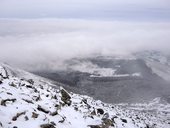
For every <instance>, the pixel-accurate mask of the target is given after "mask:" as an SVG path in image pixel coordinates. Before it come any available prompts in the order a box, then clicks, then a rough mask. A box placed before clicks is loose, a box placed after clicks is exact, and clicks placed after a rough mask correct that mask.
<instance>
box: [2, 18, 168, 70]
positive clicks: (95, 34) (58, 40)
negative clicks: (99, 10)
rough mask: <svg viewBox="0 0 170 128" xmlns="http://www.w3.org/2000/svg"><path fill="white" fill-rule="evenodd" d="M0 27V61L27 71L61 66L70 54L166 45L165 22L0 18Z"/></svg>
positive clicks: (126, 51)
mask: <svg viewBox="0 0 170 128" xmlns="http://www.w3.org/2000/svg"><path fill="white" fill-rule="evenodd" d="M0 28H1V29H0V59H1V61H3V62H8V63H11V64H13V65H16V66H18V67H21V68H25V69H28V70H35V69H43V68H47V65H48V67H50V68H54V69H55V68H63V63H62V62H63V60H67V59H70V58H73V57H84V56H91V55H94V54H99V55H115V54H121V55H122V54H123V55H126V54H130V53H132V52H137V51H141V50H161V51H165V52H168V50H169V47H170V44H169V40H170V36H169V33H170V23H168V22H165V23H162V22H157V23H152V22H116V21H95V20H93V21H92V20H73V19H70V20H69V19H67V20H65V19H44V20H38V19H37V20H7V19H3V20H2V19H1V20H0ZM49 65H50V66H49Z"/></svg>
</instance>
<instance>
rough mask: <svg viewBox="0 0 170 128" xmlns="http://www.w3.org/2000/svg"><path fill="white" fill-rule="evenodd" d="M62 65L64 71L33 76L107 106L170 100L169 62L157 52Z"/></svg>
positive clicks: (76, 60) (85, 59) (84, 60)
mask: <svg viewBox="0 0 170 128" xmlns="http://www.w3.org/2000/svg"><path fill="white" fill-rule="evenodd" d="M65 65H67V69H66V70H62V71H61V70H60V71H58V70H56V71H48V70H47V71H38V72H34V73H35V74H38V75H40V76H43V77H46V78H49V79H51V80H54V81H59V82H61V83H63V84H64V85H63V86H65V88H67V89H68V90H70V91H73V92H78V93H80V94H85V95H89V96H92V97H94V98H95V99H100V100H102V101H105V102H108V103H122V102H126V103H127V102H129V103H135V102H139V103H140V102H143V101H150V100H152V99H154V98H156V97H162V98H166V99H167V101H168V102H169V101H170V99H169V96H170V82H169V81H168V80H169V76H170V61H169V60H168V57H167V56H165V55H162V54H160V53H159V52H149V51H145V52H140V53H135V54H133V55H131V56H128V57H108V56H96V57H88V58H74V59H71V60H68V61H66V62H65ZM158 65H159V66H158Z"/></svg>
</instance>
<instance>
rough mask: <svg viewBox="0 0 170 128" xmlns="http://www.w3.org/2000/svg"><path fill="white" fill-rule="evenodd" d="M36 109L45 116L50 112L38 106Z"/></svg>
mask: <svg viewBox="0 0 170 128" xmlns="http://www.w3.org/2000/svg"><path fill="white" fill-rule="evenodd" d="M37 109H38V110H39V111H42V112H44V113H46V114H48V113H49V112H50V111H48V110H45V109H44V108H42V107H41V106H40V105H38V107H37Z"/></svg>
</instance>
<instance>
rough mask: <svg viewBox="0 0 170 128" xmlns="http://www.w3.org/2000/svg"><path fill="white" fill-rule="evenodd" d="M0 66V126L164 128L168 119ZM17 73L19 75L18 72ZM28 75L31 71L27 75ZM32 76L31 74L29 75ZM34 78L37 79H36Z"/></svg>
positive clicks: (18, 127) (15, 127)
mask: <svg viewBox="0 0 170 128" xmlns="http://www.w3.org/2000/svg"><path fill="white" fill-rule="evenodd" d="M8 72H9V71H8V70H7V68H6V67H3V66H0V127H2V128H28V127H33V128H58V127H59V128H80V127H81V128H151V127H155V128H168V127H170V124H168V123H169V122H168V119H164V118H161V117H157V116H156V115H154V114H152V113H145V112H141V111H135V110H130V109H126V108H123V107H121V106H120V105H119V106H118V105H111V104H105V103H103V102H101V101H95V100H94V99H93V98H90V97H88V96H83V95H78V94H74V93H68V92H67V91H66V90H65V89H63V88H62V87H60V88H59V89H56V88H53V87H52V86H51V85H50V84H48V82H46V83H41V84H40V83H38V84H37V83H35V82H34V79H32V80H30V79H29V80H28V79H23V78H20V77H15V76H13V75H9V73H8ZM20 75H21V74H20ZM30 75H31V74H30ZM32 78H33V77H32ZM36 80H37V78H36Z"/></svg>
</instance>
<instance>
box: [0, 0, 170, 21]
mask: <svg viewBox="0 0 170 128" xmlns="http://www.w3.org/2000/svg"><path fill="white" fill-rule="evenodd" d="M169 15H170V1H169V0H0V18H47V17H48V18H83V19H100V20H108V19H110V20H153V21H154V20H158V21H159V20H170V16H169Z"/></svg>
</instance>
